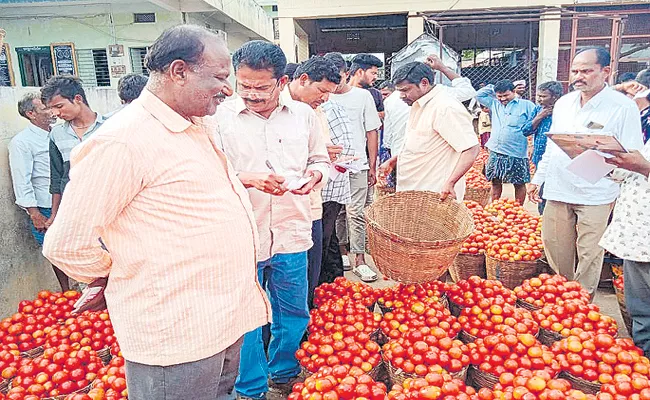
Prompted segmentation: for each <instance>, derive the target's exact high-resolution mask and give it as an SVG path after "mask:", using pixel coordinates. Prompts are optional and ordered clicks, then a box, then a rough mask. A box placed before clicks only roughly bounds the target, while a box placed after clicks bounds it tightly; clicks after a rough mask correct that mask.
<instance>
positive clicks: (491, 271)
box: [485, 256, 539, 289]
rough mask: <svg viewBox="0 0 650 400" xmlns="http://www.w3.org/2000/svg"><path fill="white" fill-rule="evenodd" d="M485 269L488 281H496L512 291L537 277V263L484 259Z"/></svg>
mask: <svg viewBox="0 0 650 400" xmlns="http://www.w3.org/2000/svg"><path fill="white" fill-rule="evenodd" d="M485 259H486V260H485V269H486V272H487V278H488V279H496V280H498V281H501V283H503V286H505V287H507V288H508V289H514V288H516V287H517V286H519V285H521V284H522V283H523V281H525V280H526V279H530V278H533V277H535V276H537V269H538V267H539V265H538V263H537V261H501V260H497V259H496V258H492V257H489V256H486V257H485Z"/></svg>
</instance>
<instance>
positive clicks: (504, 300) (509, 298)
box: [447, 276, 517, 308]
mask: <svg viewBox="0 0 650 400" xmlns="http://www.w3.org/2000/svg"><path fill="white" fill-rule="evenodd" d="M447 296H448V297H449V300H450V301H452V302H453V303H454V304H456V305H458V306H460V307H462V308H465V307H473V306H475V305H478V304H479V302H480V301H481V300H484V299H485V300H489V301H490V302H491V305H492V304H494V305H498V306H504V305H506V304H510V305H515V303H516V301H517V297H516V296H515V294H514V293H513V292H512V290H510V289H508V288H506V287H505V286H503V284H502V283H501V282H499V281H495V280H489V279H481V278H479V277H478V276H472V277H470V278H469V279H467V280H462V281H458V282H457V283H456V284H455V285H453V286H452V287H451V288H449V292H448V294H447Z"/></svg>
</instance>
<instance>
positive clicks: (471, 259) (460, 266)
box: [449, 254, 485, 282]
mask: <svg viewBox="0 0 650 400" xmlns="http://www.w3.org/2000/svg"><path fill="white" fill-rule="evenodd" d="M449 274H450V275H451V279H453V280H454V282H458V281H462V280H465V279H468V278H469V277H470V276H474V275H476V276H479V277H481V278H483V279H485V256H484V255H483V254H477V255H473V254H458V256H457V257H456V259H455V260H454V263H453V264H451V267H449Z"/></svg>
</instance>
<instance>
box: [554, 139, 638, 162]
mask: <svg viewBox="0 0 650 400" xmlns="http://www.w3.org/2000/svg"><path fill="white" fill-rule="evenodd" d="M546 136H548V138H549V139H551V140H552V141H553V143H555V144H556V145H557V146H558V147H559V148H561V149H562V150H563V151H564V152H565V153H566V154H567V155H568V156H569V157H570V158H571V159H574V158H576V157H577V156H579V155H580V154H582V153H584V152H585V151H587V150H594V151H598V152H600V153H609V154H611V153H627V150H626V149H625V147H624V146H623V145H622V144H621V142H619V141H618V139H616V138H615V137H614V136H613V135H603V134H591V133H586V134H585V133H547V134H546Z"/></svg>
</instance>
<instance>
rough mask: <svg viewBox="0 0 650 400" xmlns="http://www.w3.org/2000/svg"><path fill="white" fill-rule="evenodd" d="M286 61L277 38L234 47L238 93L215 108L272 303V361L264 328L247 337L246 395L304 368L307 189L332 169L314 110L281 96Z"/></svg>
mask: <svg viewBox="0 0 650 400" xmlns="http://www.w3.org/2000/svg"><path fill="white" fill-rule="evenodd" d="M286 63H287V60H286V57H285V55H284V53H283V52H282V50H281V49H280V47H278V46H276V45H274V44H272V43H268V42H264V41H251V42H248V43H246V44H244V45H243V46H242V47H241V48H240V49H238V50H237V51H236V52H235V53H234V54H233V66H234V68H235V74H236V77H237V92H238V93H239V96H240V97H239V98H237V99H235V100H233V101H228V102H226V103H224V104H223V105H222V106H221V107H219V110H218V111H217V114H216V117H217V123H218V130H217V135H216V136H217V137H218V138H219V141H220V142H221V145H222V146H223V147H222V148H223V150H224V152H225V153H226V155H227V156H228V159H229V160H230V161H231V162H232V163H233V166H234V168H235V170H236V171H237V172H238V173H239V174H238V176H239V178H240V179H241V181H242V182H243V183H244V186H246V187H247V188H249V190H248V192H249V195H250V198H251V202H252V203H253V210H254V212H255V218H256V220H257V228H258V231H259V234H260V243H261V246H260V251H259V252H258V257H257V260H258V274H259V278H258V279H259V280H260V282H263V286H264V287H265V288H266V289H267V291H268V292H269V296H270V299H269V300H270V301H271V307H272V309H273V324H272V325H271V335H272V337H271V341H270V343H269V349H268V361H267V356H266V354H265V352H264V346H263V343H262V329H261V328H260V329H256V330H255V331H253V332H251V333H249V334H247V335H246V337H245V338H244V344H243V346H242V357H241V365H240V368H239V372H240V375H239V378H238V380H237V383H236V385H235V389H236V390H237V394H238V395H239V396H240V397H241V398H249V399H262V398H264V397H265V395H266V393H267V392H268V391H269V385H268V383H267V381H268V378H269V376H270V378H271V381H272V385H271V388H270V389H271V390H273V391H276V389H277V391H278V392H280V393H279V394H282V395H284V396H287V395H288V393H286V389H288V388H290V386H291V383H292V381H293V379H294V378H295V377H296V376H297V375H298V373H299V372H300V367H299V365H298V361H297V360H296V358H295V356H294V353H295V352H296V350H298V347H299V346H300V340H301V339H302V336H303V333H304V332H305V329H306V327H307V323H308V322H309V311H308V308H307V291H308V290H307V289H308V285H307V250H309V249H310V248H311V247H312V244H313V243H312V239H311V231H312V214H311V207H310V203H309V193H311V191H312V190H318V189H319V186H322V184H324V183H325V182H327V175H328V172H329V168H330V167H329V156H328V155H327V149H326V146H325V138H324V135H323V133H322V132H321V125H320V123H319V121H318V119H317V117H316V114H315V113H314V110H312V109H311V107H310V106H308V105H307V104H304V103H299V102H297V101H293V100H291V99H282V98H281V97H280V93H281V91H282V90H283V89H284V87H285V85H286V83H287V77H286V75H284V68H285V66H286ZM300 178H306V179H304V180H300ZM292 182H294V184H292ZM295 182H301V183H295Z"/></svg>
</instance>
